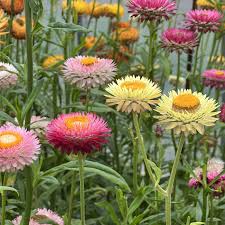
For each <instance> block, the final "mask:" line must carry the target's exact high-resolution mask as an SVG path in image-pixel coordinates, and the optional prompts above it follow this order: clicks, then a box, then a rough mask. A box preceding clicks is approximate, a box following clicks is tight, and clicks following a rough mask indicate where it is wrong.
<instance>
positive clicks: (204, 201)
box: [202, 189, 208, 224]
mask: <svg viewBox="0 0 225 225" xmlns="http://www.w3.org/2000/svg"><path fill="white" fill-rule="evenodd" d="M207 208H208V192H207V191H206V190H205V189H203V192H202V222H205V224H207Z"/></svg>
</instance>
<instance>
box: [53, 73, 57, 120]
mask: <svg viewBox="0 0 225 225" xmlns="http://www.w3.org/2000/svg"><path fill="white" fill-rule="evenodd" d="M57 84H58V77H57V74H56V73H54V74H53V80H52V105H53V116H54V118H56V117H57V114H58V107H57Z"/></svg>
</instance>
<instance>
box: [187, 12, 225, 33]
mask: <svg viewBox="0 0 225 225" xmlns="http://www.w3.org/2000/svg"><path fill="white" fill-rule="evenodd" d="M222 18H223V14H221V13H220V12H219V11H217V10H207V9H196V10H191V11H189V12H187V14H186V19H185V24H186V26H187V28H189V29H191V30H194V31H198V32H203V33H207V32H216V31H218V29H219V27H220V25H221V22H222Z"/></svg>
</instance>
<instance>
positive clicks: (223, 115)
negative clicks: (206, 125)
mask: <svg viewBox="0 0 225 225" xmlns="http://www.w3.org/2000/svg"><path fill="white" fill-rule="evenodd" d="M220 120H221V121H222V122H224V123H225V104H223V105H222V107H221V112H220Z"/></svg>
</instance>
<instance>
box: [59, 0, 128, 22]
mask: <svg viewBox="0 0 225 225" xmlns="http://www.w3.org/2000/svg"><path fill="white" fill-rule="evenodd" d="M62 8H63V10H66V9H68V5H67V0H64V1H63V3H62ZM72 9H74V11H75V12H76V13H77V14H78V15H88V16H93V17H95V18H99V17H103V16H105V17H110V18H114V17H116V16H117V13H119V16H120V17H122V16H123V15H124V8H123V6H122V5H119V6H118V4H106V3H105V4H101V3H99V2H96V1H94V2H89V3H88V2H86V1H85V0H77V1H73V4H72Z"/></svg>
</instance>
